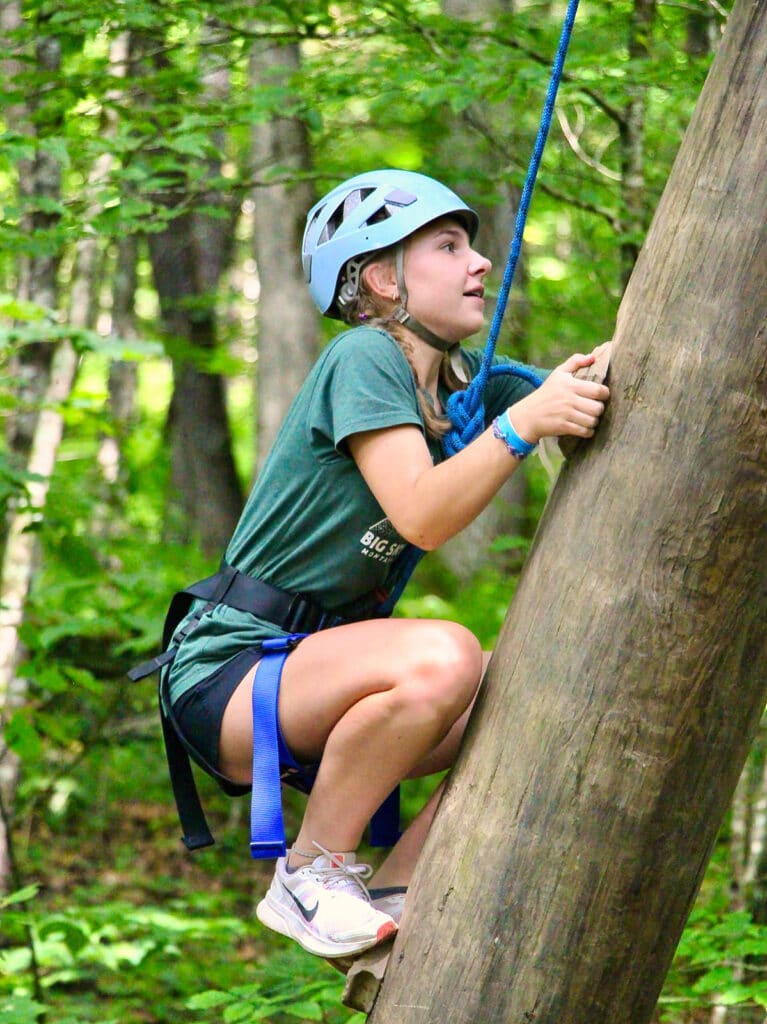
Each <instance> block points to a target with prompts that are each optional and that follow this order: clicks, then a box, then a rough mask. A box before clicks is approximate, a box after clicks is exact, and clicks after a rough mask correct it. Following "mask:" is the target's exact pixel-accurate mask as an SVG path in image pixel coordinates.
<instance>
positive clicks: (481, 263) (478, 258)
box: [471, 249, 493, 277]
mask: <svg viewBox="0 0 767 1024" xmlns="http://www.w3.org/2000/svg"><path fill="white" fill-rule="evenodd" d="M471 253H472V258H471V273H472V274H481V275H482V277H484V276H485V274H489V273H490V271H491V270H492V269H493V264H492V263H491V262H490V260H489V259H488V258H487V256H483V255H482V253H481V252H477V251H476V250H475V249H472V250H471Z"/></svg>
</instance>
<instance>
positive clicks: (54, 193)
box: [0, 2, 61, 464]
mask: <svg viewBox="0 0 767 1024" xmlns="http://www.w3.org/2000/svg"><path fill="white" fill-rule="evenodd" d="M21 19H22V12H21V6H20V5H19V4H17V3H15V2H11V3H4V4H3V5H2V8H1V9H0V25H1V27H2V31H3V34H5V33H6V32H7V33H12V32H13V30H14V29H16V28H18V27H20V25H21ZM10 52H11V53H15V52H16V47H15V46H13V47H11V48H10ZM33 59H34V67H35V69H36V71H37V72H38V73H39V74H40V75H41V76H45V75H48V76H51V77H52V76H55V75H57V74H58V73H59V72H60V68H61V45H60V43H59V41H58V39H56V38H55V37H54V36H41V37H40V39H39V40H38V41H37V43H36V45H35V51H34V57H33ZM3 63H4V67H3V71H4V72H5V73H6V74H7V75H8V76H9V79H10V80H13V77H14V76H15V75H18V76H21V75H23V73H24V68H25V64H24V61H23V60H22V61H19V60H16V59H15V58H6V60H5V61H4V62H3ZM16 85H17V87H19V81H18V79H17V80H16ZM37 90H38V93H37V98H36V99H34V100H32V101H31V102H30V103H28V104H23V103H19V104H15V105H14V106H13V107H11V108H10V109H9V110H8V111H7V112H6V116H7V118H8V121H9V124H10V125H11V127H13V128H14V129H15V130H17V131H19V132H24V133H27V134H30V135H32V134H35V133H36V132H37V131H38V129H37V128H35V127H34V114H35V112H36V111H35V107H36V106H37V105H40V106H42V105H43V104H44V103H45V93H46V90H45V85H44V83H43V84H38V86H37ZM48 116H49V117H50V115H48ZM44 130H45V129H42V130H41V131H44ZM16 187H17V190H18V195H19V206H20V208H21V209H22V210H26V212H25V213H24V223H25V225H26V227H27V229H28V232H29V237H30V239H33V240H34V242H33V245H32V248H31V250H30V254H29V255H26V256H24V257H23V258H22V259H21V260H20V261H19V271H18V285H17V289H16V291H17V295H18V297H19V298H22V299H28V300H29V301H31V302H34V303H37V304H38V305H40V306H43V307H44V308H45V309H47V310H50V311H51V312H53V311H55V309H56V305H57V301H58V280H57V278H58V268H59V261H60V255H61V254H60V250H59V249H58V248H55V249H54V247H51V246H49V247H48V251H46V248H45V246H43V245H41V244H40V242H41V241H42V239H44V237H45V235H46V234H48V233H49V232H51V231H52V230H53V228H54V227H55V226H56V223H57V222H58V219H59V214H58V213H57V212H55V210H54V211H53V212H50V211H49V209H47V208H46V206H45V203H46V202H50V204H51V206H54V205H55V203H56V202H57V201H58V200H59V199H60V196H61V163H60V161H59V158H58V156H57V155H56V154H55V151H54V150H51V149H46V148H45V147H44V146H40V147H38V148H37V150H36V153H35V157H34V160H32V161H29V162H23V163H22V164H20V165H19V166H18V168H17V183H16ZM27 207H28V208H29V209H26V208H27ZM30 210H31V212H30ZM53 350H54V346H53V345H52V344H50V343H48V342H40V343H38V344H36V345H28V346H26V347H25V348H23V349H22V350H21V351H20V352H19V353H18V355H17V356H15V358H14V359H13V362H12V368H11V372H12V374H13V375H14V376H15V377H16V378H17V380H18V385H17V397H18V408H17V410H16V411H15V413H14V415H13V416H12V417H11V418H10V420H9V423H8V430H7V436H8V443H9V445H10V447H11V449H12V450H13V451H14V452H15V453H16V454H17V455H18V456H19V461H20V462H21V463H22V464H23V462H25V461H26V459H27V457H28V455H29V450H30V447H31V445H32V439H33V436H34V432H35V429H36V422H37V410H38V408H39V403H40V399H41V398H42V396H43V395H44V394H45V390H46V388H47V386H48V380H49V376H50V368H51V360H52V358H53Z"/></svg>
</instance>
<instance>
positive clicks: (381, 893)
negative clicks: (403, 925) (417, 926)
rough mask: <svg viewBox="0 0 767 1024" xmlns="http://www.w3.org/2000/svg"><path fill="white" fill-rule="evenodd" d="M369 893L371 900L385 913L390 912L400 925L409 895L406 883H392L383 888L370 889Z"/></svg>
mask: <svg viewBox="0 0 767 1024" xmlns="http://www.w3.org/2000/svg"><path fill="white" fill-rule="evenodd" d="M368 895H369V896H370V902H371V903H372V904H373V906H374V907H375V908H376V910H380V911H381V913H383V914H388V915H389V917H390V918H391V919H392V920H393V921H394V922H395V923H396V924H397V925H399V923H400V921H401V920H402V911H403V909H404V907H405V897H406V896H407V886H406V885H391V886H387V887H385V888H382V889H368Z"/></svg>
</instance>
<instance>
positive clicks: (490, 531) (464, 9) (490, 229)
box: [438, 0, 531, 582]
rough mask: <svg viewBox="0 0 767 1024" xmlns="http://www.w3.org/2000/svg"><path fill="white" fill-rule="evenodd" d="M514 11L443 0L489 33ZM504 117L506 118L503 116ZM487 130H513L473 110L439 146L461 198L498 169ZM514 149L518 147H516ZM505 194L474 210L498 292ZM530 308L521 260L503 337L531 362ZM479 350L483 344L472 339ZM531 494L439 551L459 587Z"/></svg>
mask: <svg viewBox="0 0 767 1024" xmlns="http://www.w3.org/2000/svg"><path fill="white" fill-rule="evenodd" d="M510 9H511V5H510V3H509V0H442V11H443V13H444V14H446V15H447V16H448V17H450V18H455V19H463V20H467V21H472V22H480V23H482V22H484V24H485V25H487V27H488V30H491V29H492V27H493V26H494V25H495V23H496V19H497V17H498V15H499V13H501V12H506V11H509V10H510ZM504 114H505V112H504ZM478 124H481V125H482V126H483V131H482V136H483V138H484V140H485V142H488V141H489V140H491V139H501V138H502V139H505V140H506V141H507V142H509V141H510V140H509V139H508V135H509V125H508V123H507V119H506V118H505V117H504V120H503V121H502V120H501V118H500V117H499V116H498V114H497V112H496V113H495V115H494V114H493V111H492V108H490V107H486V108H481V109H480V108H479V107H477V108H473V109H472V110H471V112H470V116H469V117H468V118H467V117H466V116H464V117H463V118H458V119H455V121H454V123H453V124H452V125H449V126H448V132H447V133H446V135H445V139H444V141H443V142H442V144H441V146H440V152H441V154H442V158H443V160H442V162H444V164H445V165H446V166H449V167H450V168H451V175H454V176H455V177H454V178H451V181H450V182H449V184H450V185H452V186H454V187H456V188H457V189H458V191H459V192H461V187H460V185H461V181H460V179H461V177H462V171H463V168H466V169H467V171H468V175H467V176H469V177H470V176H471V174H472V173H476V169H477V165H478V164H479V165H480V166H483V167H485V168H486V169H487V168H488V167H491V168H492V167H495V166H497V163H498V153H497V152H496V151H494V150H493V149H492V148H489V149H487V148H485V147H484V146H483V144H482V143H483V140H482V139H480V138H478V136H477V125H478ZM511 144H512V145H513V144H514V142H513V141H512V142H511ZM499 188H503V190H504V192H505V197H504V200H503V201H501V202H498V203H495V204H494V205H493V206H482V205H480V204H477V203H475V204H473V205H474V207H475V209H476V210H477V212H478V213H479V216H480V229H479V235H478V238H477V242H476V245H477V248H478V249H479V250H480V251H481V252H482V253H483V254H484V255H485V256H487V258H488V259H489V260H490V261H491V262H492V264H493V279H494V283H495V285H496V286H497V284H498V282H500V279H501V277H502V275H503V271H504V267H505V265H506V260H507V259H508V255H509V243H510V242H511V236H512V233H513V230H514V218H515V216H516V210H517V207H518V205H519V198H520V190H519V189H518V188H517V187H516V186H515V185H513V184H512V183H510V182H507V183H505V184H504V185H500V186H499ZM528 313H529V304H528V302H527V294H526V283H525V260H524V257H522V258H521V259H520V262H519V264H518V265H517V271H516V275H515V278H514V289H513V291H512V293H511V295H510V297H509V304H508V308H507V313H506V316H505V318H504V327H503V331H502V337H501V346H506V347H505V348H504V350H505V351H509V350H510V351H511V352H513V353H514V356H515V358H517V359H519V360H521V361H522V362H527V361H528V359H529V355H528V352H527V346H526V345H525V329H526V325H527V320H528ZM472 343H473V344H476V345H479V344H480V341H479V340H477V339H472ZM529 498H530V488H529V485H528V478H527V473H526V472H524V471H523V472H521V473H515V474H514V476H513V477H512V478H511V479H510V480H509V482H508V483H507V484H505V485H504V487H503V488H502V490H501V492H500V493H499V495H498V497H497V499H496V500H495V501H493V502H492V503H491V504H490V505H488V507H487V508H486V509H485V510H484V512H482V514H481V515H479V516H478V517H477V518H476V519H475V520H474V522H473V523H470V524H469V526H468V527H467V528H466V529H465V530H463V531H462V532H461V533H460V534H458V536H456V537H454V538H453V539H452V540H451V541H449V543H447V544H446V545H445V546H444V548H441V549H440V552H439V556H438V557H439V558H440V560H441V561H442V562H444V563H445V565H447V567H448V569H450V571H451V572H452V573H454V574H455V575H456V576H457V577H458V578H459V579H460V580H461V581H463V582H468V581H469V580H470V579H471V578H472V576H474V575H475V574H476V573H477V571H478V570H479V569H481V568H482V566H484V565H486V564H487V563H488V561H489V559H490V545H491V544H492V542H493V541H494V540H497V538H498V537H499V536H500V535H502V534H507V535H513V536H519V535H529V533H530V521H531V517H530V515H529V513H528V503H529ZM492 557H493V562H494V564H495V565H498V564H499V561H503V560H504V559H503V558H502V557H501V556H499V555H498V554H496V555H494V556H492ZM506 561H508V563H509V565H510V566H512V565H513V568H514V569H516V570H518V569H519V564H520V563H519V555H517V554H514V555H511V556H507V558H506Z"/></svg>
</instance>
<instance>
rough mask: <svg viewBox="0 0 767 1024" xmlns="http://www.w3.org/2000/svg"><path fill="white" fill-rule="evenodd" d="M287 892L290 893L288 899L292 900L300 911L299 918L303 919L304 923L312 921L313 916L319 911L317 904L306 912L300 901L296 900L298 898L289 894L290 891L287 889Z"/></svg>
mask: <svg viewBox="0 0 767 1024" xmlns="http://www.w3.org/2000/svg"><path fill="white" fill-rule="evenodd" d="M288 892H289V893H290V898H291V899H292V900H293V902H294V903H295V905H296V906H297V907H298V909H299V910H300V912H301V916H302V917H303V919H304V921H313V920H314V917H315V914H316V913H317V911H318V910H319V906H320V905H319V903H315V904H314V906H313V907H312V909H311V910H307V909H306V907H305V906H304V905H303V903H302V902H301V900H300V899H299V898H298V896H294V895H293V893H292V892H290V889H288Z"/></svg>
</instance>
